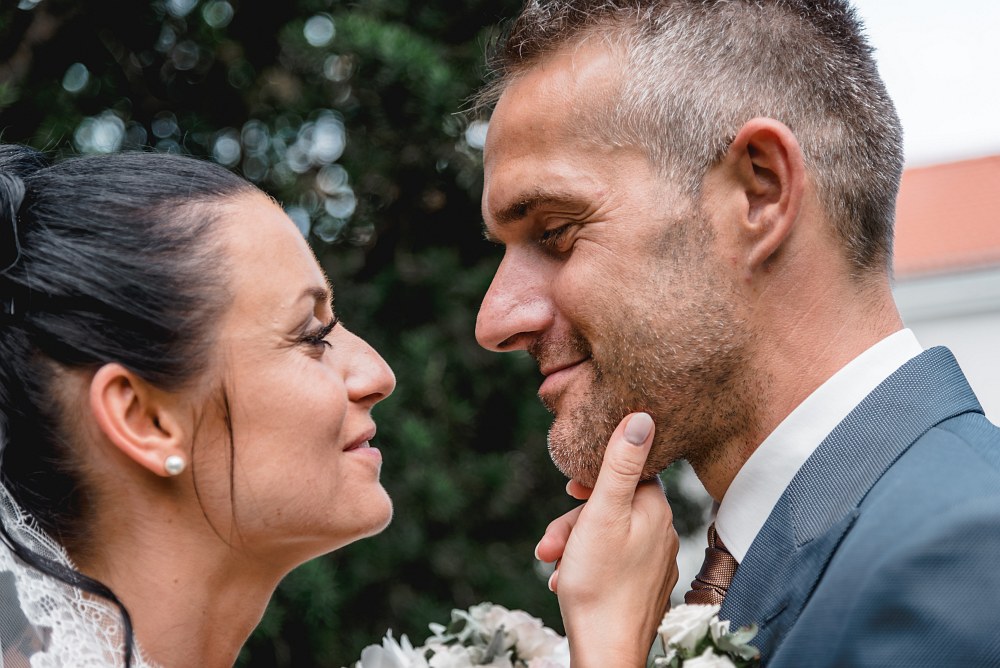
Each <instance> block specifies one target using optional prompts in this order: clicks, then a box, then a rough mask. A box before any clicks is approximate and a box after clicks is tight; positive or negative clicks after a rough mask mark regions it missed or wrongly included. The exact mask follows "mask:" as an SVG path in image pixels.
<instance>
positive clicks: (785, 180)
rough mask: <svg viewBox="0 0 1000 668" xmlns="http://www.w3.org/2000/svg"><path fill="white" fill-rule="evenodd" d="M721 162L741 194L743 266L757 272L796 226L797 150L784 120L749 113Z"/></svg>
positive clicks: (800, 175) (800, 185) (800, 173)
mask: <svg viewBox="0 0 1000 668" xmlns="http://www.w3.org/2000/svg"><path fill="white" fill-rule="evenodd" d="M724 161H725V162H726V163H728V171H729V173H730V175H731V176H732V177H734V178H735V179H736V182H737V184H739V187H740V188H741V189H742V192H743V193H744V194H745V196H746V217H745V218H744V219H742V220H741V224H742V228H743V229H742V230H741V235H740V236H741V238H742V239H743V242H744V244H745V246H744V247H745V249H746V256H745V257H746V259H747V269H748V270H749V271H750V272H756V271H757V270H758V269H760V268H762V267H764V266H766V265H767V263H768V262H769V261H771V260H772V259H773V258H774V257H775V256H776V255H777V254H778V253H779V252H780V251H781V249H782V248H783V246H784V244H785V242H786V241H787V240H788V239H789V237H790V236H791V234H792V233H793V231H794V230H795V224H796V221H797V220H798V217H799V212H800V210H801V207H802V199H803V193H804V190H805V188H806V168H805V160H804V158H803V156H802V149H801V148H800V147H799V142H798V140H797V139H796V138H795V135H794V134H792V131H791V130H790V129H788V126H786V125H785V124H784V123H781V122H780V121H776V120H774V119H771V118H754V119H752V120H750V121H747V122H746V124H745V125H744V126H743V127H742V128H740V131H739V132H738V133H737V134H736V138H735V139H733V141H732V143H731V144H730V145H729V151H728V153H727V155H726V157H725V159H724Z"/></svg>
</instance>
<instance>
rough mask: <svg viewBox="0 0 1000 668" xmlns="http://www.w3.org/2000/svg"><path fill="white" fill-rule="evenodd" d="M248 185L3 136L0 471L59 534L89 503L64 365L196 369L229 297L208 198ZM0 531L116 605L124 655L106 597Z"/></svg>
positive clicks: (64, 534)
mask: <svg viewBox="0 0 1000 668" xmlns="http://www.w3.org/2000/svg"><path fill="white" fill-rule="evenodd" d="M253 192H258V191H257V190H256V188H255V187H254V186H252V185H251V184H249V183H248V182H246V181H244V180H243V179H241V178H239V177H238V176H236V175H234V174H232V173H231V172H229V171H227V170H225V169H224V168H222V167H220V166H218V165H215V164H213V163H210V162H205V161H200V160H196V159H193V158H188V157H181V156H175V155H165V154H157V153H123V154H116V155H105V156H88V157H76V158H70V159H67V160H64V161H62V162H58V163H56V164H49V161H48V160H47V159H46V157H45V156H44V155H43V154H41V153H38V152H37V151H34V150H32V149H29V148H25V147H21V146H10V145H7V146H0V230H3V231H2V232H0V245H2V247H0V446H2V448H3V450H2V453H0V480H2V482H3V484H4V485H6V487H7V489H8V490H9V491H10V493H11V495H12V496H13V497H14V499H15V500H16V501H17V502H18V503H19V504H20V505H21V506H22V507H23V508H24V509H25V510H27V511H28V512H29V513H30V514H31V515H32V516H33V517H34V518H35V520H36V521H37V522H38V524H39V525H40V526H41V528H42V529H44V530H45V531H46V532H47V533H48V534H49V535H51V536H52V537H53V538H54V539H55V540H57V541H58V542H59V543H60V544H62V545H64V546H80V545H85V544H86V543H87V541H88V540H90V537H88V536H87V535H86V531H87V527H88V525H89V522H88V511H89V510H90V508H91V506H90V496H89V495H90V493H89V491H88V490H87V489H86V486H85V485H84V484H83V481H82V480H81V476H80V473H79V471H80V468H81V466H80V465H81V462H80V456H79V454H77V453H76V452H74V442H75V441H74V438H73V434H72V433H71V429H72V426H71V424H70V422H69V420H68V417H67V416H66V415H64V414H62V412H61V410H60V409H61V408H62V406H61V405H60V402H59V401H58V400H57V398H58V397H59V396H60V392H59V387H58V384H59V378H60V374H61V373H62V372H64V371H66V370H72V369H94V370H96V369H97V368H99V367H100V366H101V365H103V364H106V363H109V362H117V363H119V364H121V365H123V366H124V367H126V368H128V369H129V370H131V371H132V372H133V373H135V374H136V375H138V376H139V377H141V378H143V379H145V380H147V381H148V382H150V383H151V384H153V385H155V386H157V387H159V388H161V389H165V390H177V389H180V388H183V387H184V386H185V385H186V384H188V383H189V382H192V381H193V380H194V379H196V378H198V377H199V375H200V373H201V372H202V371H204V370H205V369H207V368H208V367H209V365H210V357H209V351H210V348H211V344H212V328H211V325H210V323H211V322H212V321H213V320H216V316H218V315H219V314H220V313H221V311H222V309H223V308H224V305H225V303H226V284H225V280H224V276H223V274H222V272H223V266H224V263H223V262H222V256H221V252H222V250H221V249H222V246H221V242H220V238H219V236H218V235H217V234H216V233H215V232H213V230H212V223H213V221H214V219H215V217H216V215H217V212H218V209H217V207H215V206H213V205H217V204H219V203H221V202H223V201H225V200H230V199H232V198H234V197H237V196H239V195H244V194H250V193H253ZM0 524H2V523H0ZM0 528H2V527H0ZM3 534H4V535H3V538H4V540H5V541H6V542H7V543H8V544H9V545H10V546H11V548H12V549H14V551H15V552H16V553H17V554H18V556H19V557H21V558H22V559H24V560H25V561H27V562H28V563H31V564H32V565H33V566H35V567H36V568H39V569H40V570H43V571H45V572H48V573H50V574H51V575H54V576H56V577H58V578H60V579H62V580H63V581H65V582H68V583H69V584H72V585H74V586H77V587H80V588H82V589H85V590H87V591H90V592H92V593H96V594H99V595H102V596H105V597H106V598H109V599H110V600H112V601H113V602H114V603H115V604H116V605H118V606H119V608H120V609H121V611H122V615H123V620H124V625H125V632H126V649H125V653H126V658H125V661H126V665H129V664H130V663H131V654H132V634H131V620H130V619H129V617H128V613H127V611H125V609H124V607H123V606H122V605H121V603H120V602H119V601H118V600H117V598H115V597H114V594H113V593H112V592H110V590H108V589H107V588H106V587H104V586H103V585H101V584H100V583H98V582H96V581H94V580H91V579H90V578H87V577H86V576H84V575H82V574H80V573H77V572H74V571H70V570H68V569H65V568H62V567H60V566H59V565H58V564H54V563H52V562H49V561H48V560H46V559H44V558H43V557H40V556H39V555H34V554H33V553H32V551H31V550H30V549H29V548H27V547H26V546H24V545H21V544H19V543H17V541H16V540H13V539H12V538H11V536H10V535H9V534H8V532H7V531H6V530H4V531H3ZM71 551H72V550H71Z"/></svg>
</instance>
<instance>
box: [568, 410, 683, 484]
mask: <svg viewBox="0 0 1000 668" xmlns="http://www.w3.org/2000/svg"><path fill="white" fill-rule="evenodd" d="M567 422H568V421H563V420H559V419H558V418H557V419H556V420H555V421H554V422H553V423H552V427H551V428H550V429H549V437H548V446H549V457H550V458H551V459H552V463H554V464H555V465H556V468H557V469H559V471H560V472H561V473H562V474H563V475H564V476H566V477H567V478H570V479H572V480H576V481H578V482H580V483H582V484H584V485H586V486H587V487H593V486H594V483H596V482H597V476H598V474H599V473H600V472H601V464H602V462H603V460H604V452H605V450H607V447H608V441H610V440H611V435H612V434H613V433H614V429H611V430H608V431H607V436H606V437H604V438H601V437H599V436H597V435H596V434H594V433H591V434H581V433H580V430H579V429H574V428H572V427H571V426H570V425H569V424H567ZM662 450H663V448H662V446H661V445H660V444H659V443H658V442H657V441H656V440H654V442H653V448H652V451H651V452H650V455H649V459H648V460H647V461H646V465H645V467H644V469H643V471H642V475H641V477H640V479H641V480H643V481H645V480H652V479H653V478H656V477H658V476H659V475H660V473H662V472H663V470H664V469H666V468H667V467H668V466H669V465H670V464H671V463H672V458H670V457H665V456H663V454H665V453H662ZM658 452H659V453H660V454H658ZM668 460H670V461H668Z"/></svg>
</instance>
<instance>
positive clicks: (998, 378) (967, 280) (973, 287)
mask: <svg viewBox="0 0 1000 668" xmlns="http://www.w3.org/2000/svg"><path fill="white" fill-rule="evenodd" d="M895 296H896V303H897V304H898V305H899V310H900V313H902V316H903V322H904V323H905V324H906V326H907V327H910V328H911V329H912V330H913V332H914V333H915V334H916V335H917V339H918V340H919V341H920V343H921V344H922V345H923V346H924V347H925V348H930V347H932V346H938V345H944V346H948V347H949V348H950V349H951V351H952V352H953V353H955V358H956V359H957V360H958V363H959V365H961V367H962V370H963V371H964V372H965V375H966V376H968V378H969V383H970V384H971V385H972V389H973V390H974V391H975V392H976V395H977V396H978V397H979V401H980V403H982V405H983V408H984V409H985V411H986V416H987V417H988V418H990V420H992V421H993V422H994V423H998V424H1000V267H994V268H991V269H987V270H982V271H976V272H966V273H961V274H949V275H942V276H933V277H926V278H917V279H909V280H901V281H899V282H898V283H897V284H896V288H895Z"/></svg>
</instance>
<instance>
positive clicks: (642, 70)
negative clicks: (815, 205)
mask: <svg viewBox="0 0 1000 668" xmlns="http://www.w3.org/2000/svg"><path fill="white" fill-rule="evenodd" d="M593 39H600V40H604V41H605V42H606V43H607V44H608V45H609V46H611V47H612V49H613V50H614V52H615V53H617V54H620V56H621V57H622V59H623V60H622V63H621V67H622V72H621V80H620V82H619V83H618V85H617V87H616V88H614V89H612V90H611V91H605V92H604V94H602V95H595V97H594V98H593V99H592V100H588V101H586V102H587V104H586V105H583V104H581V106H580V107H578V108H576V109H571V110H569V111H568V113H570V114H575V115H574V116H573V118H574V119H575V120H576V121H577V122H578V123H579V124H580V126H581V127H582V128H583V129H584V130H583V131H584V132H585V134H586V135H587V136H589V137H590V138H591V139H593V140H595V141H601V142H604V143H611V144H614V145H621V146H634V147H638V148H640V149H641V150H643V151H644V152H645V153H646V154H647V156H648V157H649V159H650V161H651V162H652V164H653V165H655V166H656V168H657V169H658V170H659V172H660V173H661V174H662V175H663V176H664V177H665V178H668V179H671V180H673V181H675V182H677V183H679V184H681V185H683V187H684V188H685V189H686V191H687V192H688V193H689V194H690V195H691V196H692V197H697V195H698V193H699V190H700V185H701V182H702V180H703V178H704V175H705V173H706V172H707V170H708V169H709V168H710V167H711V166H712V165H714V164H716V163H717V162H718V161H719V160H721V159H722V157H723V156H724V155H725V153H726V151H727V150H728V148H729V145H730V143H731V142H732V140H733V139H734V138H735V136H736V134H737V132H738V131H739V129H740V128H741V127H742V126H743V124H744V123H746V122H747V121H749V120H750V119H752V118H755V117H760V116H763V117H768V118H773V119H776V120H779V121H781V122H783V123H784V124H785V125H787V126H788V127H789V128H790V129H791V130H792V132H793V133H794V134H795V136H796V138H797V139H798V141H799V144H800V146H801V147H802V151H803V153H804V156H805V161H806V168H807V170H808V172H809V174H810V176H811V178H812V179H813V180H814V182H815V183H816V186H817V190H818V193H819V197H820V199H821V202H822V204H823V206H824V207H825V210H826V214H827V217H828V218H829V219H830V221H831V222H832V224H833V225H834V226H835V227H836V230H837V233H838V234H839V236H840V238H841V239H842V241H843V244H844V246H845V252H846V257H847V258H848V260H849V261H850V263H851V266H852V268H853V270H854V272H855V274H856V275H858V276H860V275H868V274H871V273H872V272H883V273H884V272H885V271H886V270H887V269H888V267H889V266H890V264H891V258H892V228H893V221H894V218H895V203H896V195H897V192H898V189H899V179H900V176H901V174H902V169H903V148H902V129H901V127H900V124H899V118H898V116H897V115H896V110H895V107H894V106H893V104H892V100H890V98H889V95H888V93H887V92H886V89H885V85H884V84H883V83H882V80H881V78H880V77H879V74H878V70H877V67H876V65H875V62H874V59H873V57H872V49H871V47H870V46H869V44H868V42H867V40H866V37H865V35H864V32H863V28H862V26H861V24H860V22H859V21H858V19H857V17H856V15H855V13H854V10H853V9H852V8H851V7H850V5H849V4H848V3H847V2H845V1H842V0H552V1H550V2H546V1H544V0H529V1H528V3H527V5H526V6H525V8H524V9H523V10H522V12H521V14H520V15H519V16H518V17H517V18H516V19H515V20H514V21H513V23H512V24H511V25H510V28H509V30H508V31H507V34H506V37H505V38H503V39H502V40H501V41H500V43H499V44H498V48H497V49H496V50H495V52H494V54H493V55H492V57H491V62H490V70H491V80H490V81H489V82H488V83H487V84H486V86H484V88H483V89H482V90H481V91H480V92H479V93H478V94H477V95H476V97H475V98H474V99H473V107H474V110H475V111H478V112H485V111H487V110H489V109H490V108H492V107H493V106H494V105H495V104H496V102H497V100H498V99H499V98H500V96H501V95H502V94H503V91H504V90H505V89H506V88H507V87H508V86H509V85H510V84H511V83H512V82H513V81H514V80H516V79H517V78H518V77H519V76H520V75H521V74H523V73H524V72H526V71H528V70H530V69H531V68H532V67H533V66H534V65H536V64H537V63H538V62H540V61H541V60H543V59H544V58H545V57H546V56H548V55H551V54H553V53H555V52H558V51H561V50H563V49H565V48H573V47H575V46H578V45H580V44H582V43H584V42H585V41H587V40H593Z"/></svg>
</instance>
